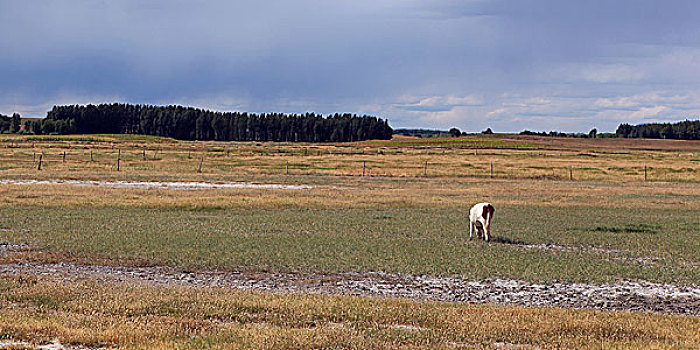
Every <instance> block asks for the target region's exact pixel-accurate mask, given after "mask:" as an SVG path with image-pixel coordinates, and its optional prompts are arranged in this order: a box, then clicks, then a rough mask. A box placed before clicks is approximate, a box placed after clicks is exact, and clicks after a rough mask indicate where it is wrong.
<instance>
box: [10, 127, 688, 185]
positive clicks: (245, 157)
mask: <svg viewBox="0 0 700 350" xmlns="http://www.w3.org/2000/svg"><path fill="white" fill-rule="evenodd" d="M64 152H65V154H66V160H65V162H64V161H63V154H64ZM91 152H92V155H93V160H92V161H90V153H91ZM40 154H43V157H42V168H43V170H42V171H38V170H36V169H37V167H38V157H39V155H40ZM119 154H121V161H120V172H118V173H117V172H116V167H117V158H119V157H120V156H119ZM144 155H145V157H144ZM144 158H145V159H144ZM200 161H203V162H202V163H203V164H202V173H201V174H200V173H198V169H199V164H200ZM0 162H2V164H3V166H2V168H1V169H0V170H1V171H2V175H3V176H4V177H20V176H21V177H32V178H56V177H59V178H93V179H107V178H125V177H128V178H152V179H153V178H174V177H176V178H183V179H186V178H199V177H202V176H213V177H238V176H251V175H281V174H285V173H287V171H288V173H289V174H291V175H342V176H360V175H362V173H363V169H364V173H365V175H367V176H389V177H399V178H401V177H420V176H424V175H426V174H427V175H428V176H430V177H471V178H488V177H490V176H491V174H492V173H491V165H492V164H493V176H494V177H496V178H501V179H563V180H568V179H569V178H570V176H572V177H573V178H574V179H575V180H590V181H611V182H640V181H644V168H645V166H646V167H647V175H648V180H649V181H677V182H678V181H680V182H693V183H697V182H700V142H698V141H667V140H618V139H599V140H582V139H558V138H550V139H548V138H534V139H525V138H523V137H519V136H497V137H484V136H472V137H468V138H459V139H440V140H420V139H407V138H405V137H403V138H397V139H395V140H392V141H369V142H361V143H341V144H320V145H319V144H291V143H260V142H258V143H256V142H201V141H175V140H169V139H157V138H146V137H144V138H143V139H142V140H139V139H138V137H134V136H113V137H107V136H72V137H67V138H65V141H63V140H62V139H61V138H57V137H49V138H44V139H42V138H38V139H35V138H32V137H26V136H24V137H16V136H14V137H11V136H4V138H3V139H0ZM426 162H427V169H426ZM570 171H571V172H570Z"/></svg>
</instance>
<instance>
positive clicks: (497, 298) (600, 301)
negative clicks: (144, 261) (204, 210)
mask: <svg viewBox="0 0 700 350" xmlns="http://www.w3.org/2000/svg"><path fill="white" fill-rule="evenodd" d="M18 274H28V275H33V276H37V277H38V278H41V279H59V280H62V281H78V280H86V279H88V280H95V281H110V282H114V281H119V282H125V283H146V284H151V285H179V286H191V287H220V288H235V289H240V290H254V291H266V292H275V293H316V294H330V295H353V296H368V297H391V298H409V299H416V300H435V301H445V302H459V303H470V304H482V303H488V304H499V305H518V306H525V307H564V308H586V309H599V310H618V311H635V312H654V313H664V314H680V315H695V316H698V315H700V287H697V286H676V285H671V284H657V283H651V282H645V281H623V282H620V283H609V284H586V283H569V282H553V283H543V284H537V283H528V282H524V281H519V280H506V279H493V280H485V281H469V280H463V279H460V278H453V277H433V276H419V275H406V274H386V273H352V272H350V273H340V274H315V273H269V272H259V273H251V272H221V271H210V272H197V273H195V272H182V271H179V270H177V269H175V268H170V267H141V268H131V267H118V266H88V265H76V264H69V263H57V264H31V263H16V264H6V265H0V275H18Z"/></svg>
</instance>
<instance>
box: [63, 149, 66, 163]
mask: <svg viewBox="0 0 700 350" xmlns="http://www.w3.org/2000/svg"><path fill="white" fill-rule="evenodd" d="M63 162H64V163H65V162H66V151H63Z"/></svg>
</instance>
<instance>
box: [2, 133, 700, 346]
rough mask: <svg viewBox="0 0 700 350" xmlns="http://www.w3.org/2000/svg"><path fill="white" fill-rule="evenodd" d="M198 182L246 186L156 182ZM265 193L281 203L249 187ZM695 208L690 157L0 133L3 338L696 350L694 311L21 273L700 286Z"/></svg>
mask: <svg viewBox="0 0 700 350" xmlns="http://www.w3.org/2000/svg"><path fill="white" fill-rule="evenodd" d="M39 162H41V169H40V170H39ZM117 167H118V169H117ZM194 182H196V183H204V184H215V185H216V184H219V185H225V184H242V186H239V187H237V188H227V187H226V186H219V187H214V188H206V189H180V188H175V187H168V184H173V183H194ZM139 184H140V185H139ZM248 184H253V185H258V186H248ZM271 184H274V185H281V186H279V187H265V186H261V185H271ZM284 186H294V187H289V188H286V187H284ZM479 201H489V202H491V203H493V204H494V205H495V206H496V216H495V219H494V228H493V229H494V235H495V239H494V241H493V242H490V243H486V242H483V241H479V240H473V241H469V239H468V226H467V215H466V214H467V210H468V207H467V206H468V205H470V204H473V203H476V202H479ZM699 213H700V142H689V141H672V140H626V139H593V140H591V139H567V138H542V137H522V136H514V135H495V136H481V135H480V136H468V137H461V138H454V139H419V138H409V137H397V138H395V139H393V140H391V141H368V142H360V143H344V144H286V143H285V144H281V143H266V142H250V143H235V142H193V141H176V140H171V139H162V138H154V137H143V136H131V135H129V136H125V135H71V136H41V137H40V136H21V137H18V136H4V137H3V138H2V139H0V243H2V244H4V247H5V249H0V263H2V264H3V266H12V267H13V269H15V270H13V271H14V272H8V273H5V274H3V275H2V284H1V285H0V287H1V288H0V292H1V294H0V295H2V298H3V299H4V301H5V302H4V303H3V306H2V312H0V339H2V338H5V339H10V340H12V341H13V342H15V343H13V344H14V345H8V346H14V347H19V346H27V347H30V348H31V346H34V345H31V344H38V343H41V342H46V341H52V340H53V339H58V341H60V342H61V343H63V344H72V345H70V346H99V347H103V346H117V347H124V348H173V347H182V348H329V349H330V348H335V349H344V348H411V347H413V348H455V347H466V348H470V347H471V348H508V347H510V348H669V347H673V348H697V347H700V338H698V334H700V320H699V319H698V318H697V316H691V315H697V313H695V312H694V310H693V307H694V306H691V307H690V309H688V311H687V312H682V313H681V315H675V313H677V312H663V309H661V311H662V313H660V314H659V313H648V312H629V311H627V312H619V311H600V310H607V309H609V308H606V307H604V306H601V307H599V309H600V310H579V309H571V308H558V307H546V308H541V307H537V306H538V305H527V304H526V306H528V307H525V308H523V307H522V306H513V304H509V303H506V302H502V303H499V302H495V303H494V302H489V303H487V304H480V305H478V306H477V305H473V304H471V303H460V302H457V303H452V302H447V303H446V302H438V301H425V300H424V299H425V298H423V297H421V296H420V295H419V296H418V297H417V298H412V299H413V300H410V299H405V298H400V299H393V298H390V299H387V298H385V297H382V298H377V297H370V298H368V297H367V296H365V295H361V296H343V295H327V294H324V293H321V294H307V293H294V292H291V293H290V292H280V291H273V292H270V291H260V290H255V288H251V289H252V291H250V290H245V291H237V290H231V288H226V287H221V286H215V287H202V286H193V285H171V284H166V285H159V284H154V283H148V282H144V281H141V282H134V281H129V280H128V279H127V278H125V280H124V281H114V280H109V281H107V280H106V279H105V280H100V279H95V278H72V279H71V278H69V279H67V278H60V276H59V275H60V274H59V273H58V272H57V273H56V276H52V275H51V274H46V273H43V274H37V273H35V272H36V271H37V269H31V268H27V266H44V267H47V266H49V267H51V268H53V269H55V270H60V269H61V266H112V267H125V268H134V269H138V268H150V267H164V268H169V269H173V270H174V271H180V272H183V273H204V272H207V273H208V272H212V271H213V272H216V273H231V272H244V273H246V274H248V275H255V274H268V275H269V274H272V275H274V274H284V275H286V276H289V275H291V276H297V275H305V276H306V275H309V274H314V275H317V276H320V277H318V278H319V279H323V278H328V279H329V280H332V279H331V278H330V277H333V278H337V276H342V275H344V274H348V273H356V274H372V273H380V274H388V275H390V276H431V277H435V278H458V279H460V280H464V281H474V282H479V281H494V280H507V281H522V282H523V283H531V284H545V285H552V284H555V283H559V282H562V283H568V284H572V285H574V284H577V283H578V284H590V285H604V284H616V283H624V282H629V281H641V282H648V283H653V284H657V285H673V286H678V287H688V288H697V287H698V286H700V254H698V252H700V229H698V227H700V215H698V214H699ZM61 264H64V265H61ZM33 271H34V272H33ZM42 271H46V269H44V270H42ZM59 272H60V271H59ZM370 294H371V293H370ZM428 299H430V298H428ZM517 305H520V304H517ZM554 305H558V304H554ZM691 305H696V304H691ZM545 306H547V305H545ZM594 308H596V307H594ZM686 309H687V308H686ZM683 314H685V315H683ZM533 325H536V327H535V326H533ZM131 328H134V329H137V331H134V332H125V330H126V329H131ZM20 341H21V342H29V343H26V344H25V343H19V342H20ZM0 344H2V343H0ZM8 344H10V343H8ZM0 348H2V345H0Z"/></svg>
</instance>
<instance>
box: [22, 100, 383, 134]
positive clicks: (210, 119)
mask: <svg viewBox="0 0 700 350" xmlns="http://www.w3.org/2000/svg"><path fill="white" fill-rule="evenodd" d="M26 128H27V129H28V130H27V131H29V132H31V133H34V134H143V135H156V136H165V137H172V138H176V139H180V140H218V141H291V142H296V141H301V142H345V141H362V140H370V139H390V138H391V135H392V133H393V130H392V128H391V127H390V126H389V122H388V120H382V119H381V118H377V117H374V116H367V115H363V116H358V115H355V114H348V113H345V114H337V113H336V114H333V115H329V116H327V117H324V116H322V115H320V114H315V113H304V114H284V113H262V114H255V113H241V112H213V111H207V110H203V109H198V108H192V107H182V106H150V105H131V104H120V103H114V104H100V105H85V106H83V105H70V106H54V107H53V109H52V110H51V111H49V112H48V114H47V116H46V118H45V119H43V120H36V121H32V122H30V123H28V124H27V126H26Z"/></svg>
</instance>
